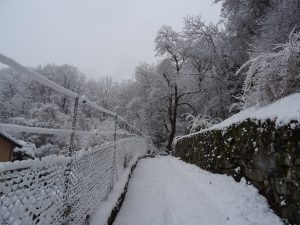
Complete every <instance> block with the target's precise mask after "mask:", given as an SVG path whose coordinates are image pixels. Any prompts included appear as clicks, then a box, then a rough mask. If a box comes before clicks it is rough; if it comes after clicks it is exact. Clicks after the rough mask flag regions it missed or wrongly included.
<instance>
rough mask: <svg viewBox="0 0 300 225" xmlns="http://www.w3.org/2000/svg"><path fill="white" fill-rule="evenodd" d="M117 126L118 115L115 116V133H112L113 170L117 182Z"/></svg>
mask: <svg viewBox="0 0 300 225" xmlns="http://www.w3.org/2000/svg"><path fill="white" fill-rule="evenodd" d="M117 126H118V114H116V116H115V131H114V143H115V144H114V170H115V172H116V178H117V180H119V177H118V170H117Z"/></svg>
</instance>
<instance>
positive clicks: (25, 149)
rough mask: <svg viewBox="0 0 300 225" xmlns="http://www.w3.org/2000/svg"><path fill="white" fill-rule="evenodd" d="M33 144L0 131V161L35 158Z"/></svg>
mask: <svg viewBox="0 0 300 225" xmlns="http://www.w3.org/2000/svg"><path fill="white" fill-rule="evenodd" d="M34 152H35V145H34V144H33V143H28V142H25V141H21V140H17V139H15V138H14V137H12V136H10V135H8V134H7V133H5V132H3V131H0V162H9V161H15V160H26V159H33V158H35V154H34Z"/></svg>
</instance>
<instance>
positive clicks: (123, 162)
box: [0, 54, 154, 225]
mask: <svg viewBox="0 0 300 225" xmlns="http://www.w3.org/2000/svg"><path fill="white" fill-rule="evenodd" d="M0 63H3V64H5V65H8V66H10V67H12V68H13V69H15V70H17V71H18V72H20V73H21V74H24V75H26V76H28V77H30V78H31V79H33V80H35V81H36V82H38V83H40V84H41V85H43V86H46V87H47V88H50V89H52V90H55V91H56V92H58V93H60V94H61V95H62V96H64V97H69V99H70V101H71V102H74V108H73V112H72V113H73V114H72V117H71V126H70V127H68V128H69V129H61V128H49V127H34V126H28V125H23V124H21V125H20V124H6V123H0V131H1V130H2V131H5V132H8V133H10V134H14V135H15V136H17V137H19V136H18V135H21V137H22V135H23V137H24V134H25V135H32V136H33V135H36V136H42V137H44V140H46V141H45V142H46V144H48V143H47V140H50V139H49V136H50V135H55V136H56V137H59V138H60V139H63V141H64V142H66V143H68V144H67V145H65V146H64V147H61V146H59V154H56V155H52V156H46V157H41V159H34V160H24V161H15V162H5V163H0V224H3V225H32V224H34V225H37V224H39V225H48V224H57V225H61V224H74V225H80V224H87V221H88V220H89V217H90V216H91V215H92V214H93V212H94V211H95V209H96V208H97V207H98V206H99V205H101V202H103V201H104V200H105V199H106V198H107V197H108V194H109V193H110V191H111V190H112V188H113V185H114V183H115V181H116V180H117V179H118V177H119V176H120V174H121V173H122V171H123V170H124V168H126V167H127V165H128V164H129V162H130V161H132V160H137V158H138V156H139V155H143V154H146V153H149V152H152V151H153V150H154V147H153V145H152V144H151V143H150V142H148V141H147V140H146V138H145V137H143V134H142V132H141V131H139V130H138V129H136V128H135V127H133V126H132V125H131V124H130V123H129V122H127V121H126V120H125V119H124V118H123V117H121V116H119V115H117V114H116V113H115V112H112V111H110V110H108V109H105V108H103V107H101V106H99V105H97V104H95V103H93V102H91V101H89V100H88V99H87V98H86V97H85V96H80V95H79V94H78V93H75V92H72V91H70V90H68V89H66V88H64V87H62V86H60V85H58V84H56V83H54V82H53V81H50V80H48V79H47V78H45V77H44V76H42V75H41V74H39V73H37V72H35V71H32V70H30V69H28V68H26V67H23V66H22V65H20V64H19V63H17V62H15V61H14V60H12V59H10V58H8V57H6V56H4V55H2V54H0ZM84 107H88V108H89V109H91V110H94V111H96V112H98V113H99V114H100V115H103V116H104V117H105V118H106V119H107V121H108V124H109V125H110V126H108V127H109V128H108V130H105V129H103V128H102V127H100V128H99V129H97V131H96V132H95V131H90V130H78V129H76V128H77V123H78V122H77V119H78V113H79V112H80V110H84V109H83V108H84ZM81 112H82V111H81ZM81 116H82V115H81ZM82 119H88V118H82V117H81V120H82ZM102 119H103V118H102ZM60 139H51V140H55V142H57V140H59V141H60ZM39 140H40V139H39ZM80 149H83V150H80ZM79 150H80V151H79Z"/></svg>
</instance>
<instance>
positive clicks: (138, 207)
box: [92, 156, 283, 225]
mask: <svg viewBox="0 0 300 225" xmlns="http://www.w3.org/2000/svg"><path fill="white" fill-rule="evenodd" d="M99 215H100V214H99ZM98 219H99V220H100V219H101V218H100V217H99V216H98V217H95V218H94V220H93V223H92V224H93V225H103V222H98ZM141 224H143V225H171V224H172V225H177V224H178V225H179V224H180V225H184V224H186V225H225V224H226V225H227V224H228V225H230V224H231V225H271V224H272V225H277V224H278V225H279V224H283V223H282V222H281V220H280V219H279V218H278V217H277V216H276V215H275V214H274V213H273V211H272V210H271V209H270V208H269V206H268V204H267V202H266V200H265V198H264V197H262V196H261V195H259V194H258V191H257V189H255V188H254V187H253V186H251V185H248V184H246V182H245V181H244V180H243V181H242V182H240V183H237V182H236V181H234V179H233V178H231V177H228V176H226V175H217V174H212V173H209V172H206V171H204V170H201V169H199V168H198V167H196V166H194V165H190V164H187V163H184V162H183V161H180V160H178V159H176V158H174V157H171V156H167V157H156V158H154V159H142V160H141V161H140V162H139V163H138V165H137V167H136V169H135V171H134V173H133V176H132V178H131V180H130V182H129V188H128V192H127V194H126V197H125V201H124V203H123V206H122V208H121V210H120V212H119V214H118V216H117V218H116V220H115V222H114V225H141Z"/></svg>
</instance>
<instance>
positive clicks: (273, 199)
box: [175, 120, 300, 224]
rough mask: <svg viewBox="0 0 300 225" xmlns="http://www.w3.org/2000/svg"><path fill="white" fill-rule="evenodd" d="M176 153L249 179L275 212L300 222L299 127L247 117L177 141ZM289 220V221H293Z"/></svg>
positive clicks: (193, 162) (218, 170)
mask: <svg viewBox="0 0 300 225" xmlns="http://www.w3.org/2000/svg"><path fill="white" fill-rule="evenodd" d="M175 156H177V157H180V158H181V159H182V160H184V161H185V162H188V163H192V164H196V165H198V166H199V167H201V168H202V169H205V170H208V171H211V172H213V173H221V174H227V175H231V176H232V177H234V178H235V179H236V180H237V181H239V180H240V179H241V178H242V177H244V178H245V179H246V180H247V181H249V182H250V183H251V184H253V185H254V186H255V187H256V188H257V189H258V190H259V192H260V193H261V194H262V195H264V196H265V197H266V198H267V200H268V202H269V204H270V206H271V207H272V208H273V210H274V211H275V213H276V214H278V215H279V216H280V217H282V218H284V219H286V220H287V221H288V222H289V223H292V224H300V125H299V124H298V123H297V121H291V122H290V123H289V124H288V125H285V126H281V127H276V125H275V122H273V121H270V120H266V121H263V122H262V121H257V120H255V121H252V120H246V121H244V122H241V123H239V124H233V125H231V126H229V127H227V128H226V129H223V130H208V131H203V132H198V133H196V134H193V135H189V136H184V137H181V138H179V139H177V141H176V144H175ZM288 222H287V224H288Z"/></svg>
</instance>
